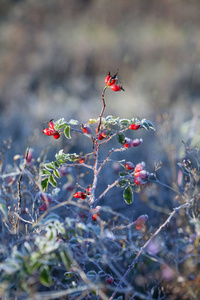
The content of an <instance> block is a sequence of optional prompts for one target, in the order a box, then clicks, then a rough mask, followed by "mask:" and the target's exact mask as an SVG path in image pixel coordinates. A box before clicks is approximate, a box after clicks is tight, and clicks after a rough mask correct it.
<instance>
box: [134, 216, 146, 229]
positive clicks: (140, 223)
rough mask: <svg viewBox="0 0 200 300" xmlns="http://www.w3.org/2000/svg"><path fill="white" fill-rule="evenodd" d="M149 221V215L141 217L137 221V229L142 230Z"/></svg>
mask: <svg viewBox="0 0 200 300" xmlns="http://www.w3.org/2000/svg"><path fill="white" fill-rule="evenodd" d="M147 219H148V216H147V215H141V216H139V217H138V218H137V220H135V222H134V223H135V225H136V229H137V230H141V229H142V228H143V227H144V224H145V223H146V221H147Z"/></svg>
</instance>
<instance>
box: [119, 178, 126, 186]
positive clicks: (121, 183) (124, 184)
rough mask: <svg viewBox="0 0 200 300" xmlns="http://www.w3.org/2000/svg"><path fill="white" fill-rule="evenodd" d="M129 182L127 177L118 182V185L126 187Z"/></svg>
mask: <svg viewBox="0 0 200 300" xmlns="http://www.w3.org/2000/svg"><path fill="white" fill-rule="evenodd" d="M127 183H128V180H127V179H122V180H120V181H119V182H118V183H117V186H118V187H125V186H126V185H127Z"/></svg>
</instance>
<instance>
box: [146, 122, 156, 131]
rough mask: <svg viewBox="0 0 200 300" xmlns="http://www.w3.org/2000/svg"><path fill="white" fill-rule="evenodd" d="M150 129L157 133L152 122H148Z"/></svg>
mask: <svg viewBox="0 0 200 300" xmlns="http://www.w3.org/2000/svg"><path fill="white" fill-rule="evenodd" d="M147 123H148V125H149V128H151V129H153V130H154V131H156V127H155V126H154V125H153V123H152V122H151V121H149V120H148V121H147Z"/></svg>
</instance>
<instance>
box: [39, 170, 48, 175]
mask: <svg viewBox="0 0 200 300" xmlns="http://www.w3.org/2000/svg"><path fill="white" fill-rule="evenodd" d="M40 175H51V172H50V171H48V170H46V169H42V170H40Z"/></svg>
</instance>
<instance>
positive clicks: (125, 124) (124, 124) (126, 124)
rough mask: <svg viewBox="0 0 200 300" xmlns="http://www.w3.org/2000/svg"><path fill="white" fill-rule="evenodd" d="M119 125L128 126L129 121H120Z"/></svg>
mask: <svg viewBox="0 0 200 300" xmlns="http://www.w3.org/2000/svg"><path fill="white" fill-rule="evenodd" d="M119 123H120V125H122V126H128V125H129V124H130V121H129V120H128V119H120V120H119Z"/></svg>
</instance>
